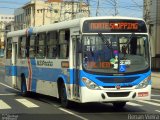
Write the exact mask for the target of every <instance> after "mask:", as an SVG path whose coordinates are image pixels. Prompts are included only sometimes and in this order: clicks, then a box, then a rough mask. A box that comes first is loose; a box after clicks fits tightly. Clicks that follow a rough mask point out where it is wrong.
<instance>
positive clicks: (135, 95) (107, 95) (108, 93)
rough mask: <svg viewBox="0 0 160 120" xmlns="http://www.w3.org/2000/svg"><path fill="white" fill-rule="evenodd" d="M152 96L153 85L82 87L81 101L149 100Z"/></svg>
mask: <svg viewBox="0 0 160 120" xmlns="http://www.w3.org/2000/svg"><path fill="white" fill-rule="evenodd" d="M150 97H151V85H148V86H147V87H146V88H142V89H133V88H132V89H119V90H117V89H110V90H91V89H88V88H87V87H81V102H82V103H86V102H116V101H133V100H149V99H150Z"/></svg>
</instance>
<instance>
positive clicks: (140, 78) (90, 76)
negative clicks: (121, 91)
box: [80, 71, 151, 87]
mask: <svg viewBox="0 0 160 120" xmlns="http://www.w3.org/2000/svg"><path fill="white" fill-rule="evenodd" d="M149 75H151V71H149V72H147V73H143V74H136V75H127V76H102V75H92V74H89V73H86V72H84V71H81V78H82V77H86V78H88V79H90V80H92V81H93V82H94V83H96V84H97V85H98V86H108V87H109V86H117V84H118V85H120V86H135V85H138V84H139V83H140V82H142V81H143V80H144V79H145V78H146V77H148V76H149ZM97 77H104V78H106V79H107V78H113V79H115V78H117V79H118V78H120V77H121V78H122V77H123V78H125V77H126V78H127V77H130V78H132V77H138V79H135V80H134V81H133V82H130V83H104V82H102V81H100V80H98V79H96V78H97ZM149 84H151V82H149ZM80 85H81V86H85V85H84V83H83V82H82V81H81V82H80Z"/></svg>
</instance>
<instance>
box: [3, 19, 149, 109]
mask: <svg viewBox="0 0 160 120" xmlns="http://www.w3.org/2000/svg"><path fill="white" fill-rule="evenodd" d="M5 56H6V58H5V74H6V75H5V81H6V82H7V83H8V84H9V85H10V86H12V87H14V88H16V89H19V90H20V91H21V93H22V95H27V94H29V93H30V92H35V93H38V94H44V95H48V96H53V97H55V98H58V99H59V100H60V101H61V105H62V106H63V107H68V106H69V105H70V104H71V103H72V102H78V103H89V102H109V103H112V104H113V107H115V108H123V107H124V106H125V105H126V102H128V101H134V100H149V99H150V97H151V65H150V64H151V63H150V61H151V60H150V43H149V34H148V32H147V27H146V24H145V21H144V20H143V19H140V18H131V17H116V16H113V17H107V16H103V17H87V18H79V19H74V20H69V21H63V22H59V23H54V24H48V25H42V26H39V27H30V28H28V29H24V30H18V31H13V32H9V33H8V34H7V40H6V50H5Z"/></svg>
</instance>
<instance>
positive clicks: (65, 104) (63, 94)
mask: <svg viewBox="0 0 160 120" xmlns="http://www.w3.org/2000/svg"><path fill="white" fill-rule="evenodd" d="M60 91H61V92H60V101H61V105H62V107H65V108H67V107H69V101H68V99H67V92H66V88H65V85H64V83H62V84H61V89H60Z"/></svg>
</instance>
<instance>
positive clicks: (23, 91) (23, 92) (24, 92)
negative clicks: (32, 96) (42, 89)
mask: <svg viewBox="0 0 160 120" xmlns="http://www.w3.org/2000/svg"><path fill="white" fill-rule="evenodd" d="M21 95H22V96H24V97H25V96H27V86H26V79H25V76H24V75H22V76H21Z"/></svg>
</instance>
